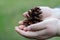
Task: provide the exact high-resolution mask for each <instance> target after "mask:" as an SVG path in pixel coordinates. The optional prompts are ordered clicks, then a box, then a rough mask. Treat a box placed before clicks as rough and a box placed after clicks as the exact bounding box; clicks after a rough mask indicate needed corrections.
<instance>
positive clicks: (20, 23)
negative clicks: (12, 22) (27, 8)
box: [18, 18, 27, 25]
mask: <svg viewBox="0 0 60 40" xmlns="http://www.w3.org/2000/svg"><path fill="white" fill-rule="evenodd" d="M26 20H27V19H26V18H25V19H24V20H22V21H19V22H18V23H19V25H24V22H25V21H26Z"/></svg>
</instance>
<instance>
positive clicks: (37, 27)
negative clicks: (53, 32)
mask: <svg viewBox="0 0 60 40" xmlns="http://www.w3.org/2000/svg"><path fill="white" fill-rule="evenodd" d="M46 27H47V26H46V25H45V24H44V23H42V22H39V23H36V24H32V25H30V26H28V27H26V28H24V29H25V30H26V29H27V30H32V31H33V30H41V29H45V28H46Z"/></svg>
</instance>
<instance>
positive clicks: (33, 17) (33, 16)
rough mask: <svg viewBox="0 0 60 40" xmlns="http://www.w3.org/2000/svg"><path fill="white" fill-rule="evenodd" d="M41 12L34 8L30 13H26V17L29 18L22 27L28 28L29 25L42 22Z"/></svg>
mask: <svg viewBox="0 0 60 40" xmlns="http://www.w3.org/2000/svg"><path fill="white" fill-rule="evenodd" d="M41 14H42V12H41V9H40V8H38V7H35V8H33V9H31V11H28V15H29V16H30V17H28V16H27V20H25V21H24V25H26V26H29V25H31V24H34V23H38V22H41V21H42V19H41V18H42V15H41Z"/></svg>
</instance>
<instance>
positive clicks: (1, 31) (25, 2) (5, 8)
mask: <svg viewBox="0 0 60 40" xmlns="http://www.w3.org/2000/svg"><path fill="white" fill-rule="evenodd" d="M35 6H49V7H52V8H54V7H59V6H60V0H0V40H29V39H27V38H24V37H22V36H20V35H19V34H17V33H16V32H15V29H14V27H15V26H16V25H18V21H20V20H23V19H24V17H23V16H22V14H23V13H24V12H25V11H27V10H29V9H31V8H32V7H35ZM49 40H60V37H54V38H52V39H49Z"/></svg>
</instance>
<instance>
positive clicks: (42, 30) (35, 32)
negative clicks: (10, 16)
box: [15, 12, 60, 39]
mask: <svg viewBox="0 0 60 40" xmlns="http://www.w3.org/2000/svg"><path fill="white" fill-rule="evenodd" d="M26 15H28V14H27V12H26V13H25V14H24V16H25V17H26ZM28 16H29V15H28ZM59 22H60V21H59V20H58V19H56V18H47V19H45V20H43V21H42V22H39V23H35V24H31V25H30V26H27V27H26V26H25V25H24V21H21V22H19V23H20V25H19V26H18V27H16V28H15V30H16V31H17V32H18V33H19V34H21V35H23V36H24V37H27V38H33V39H48V38H51V37H54V36H56V35H59V25H60V23H59Z"/></svg>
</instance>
